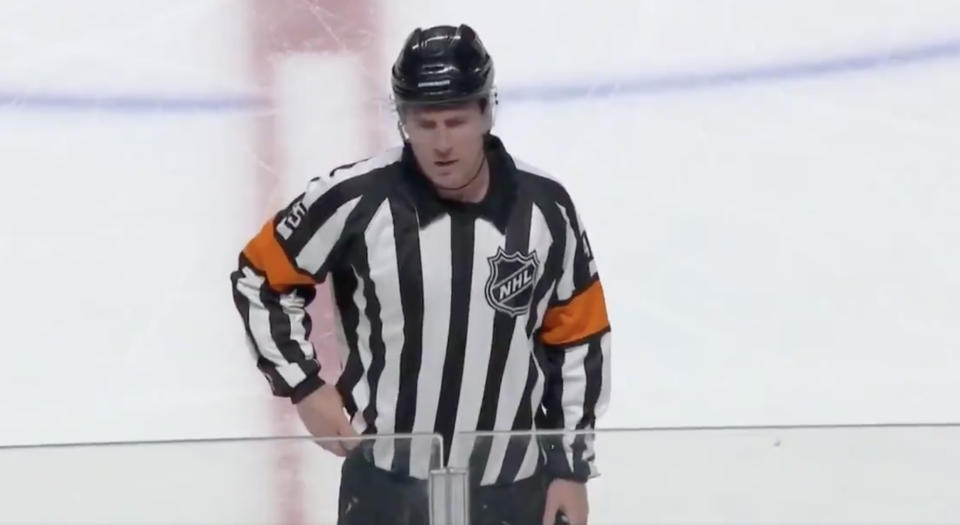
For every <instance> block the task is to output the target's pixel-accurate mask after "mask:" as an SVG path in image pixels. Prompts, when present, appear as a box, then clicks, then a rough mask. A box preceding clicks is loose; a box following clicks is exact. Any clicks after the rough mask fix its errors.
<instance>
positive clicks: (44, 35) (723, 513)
mask: <svg viewBox="0 0 960 525" xmlns="http://www.w3.org/2000/svg"><path fill="white" fill-rule="evenodd" d="M461 22H464V23H469V24H471V25H472V26H473V27H474V28H476V29H477V31H478V32H479V33H480V36H481V38H482V39H483V41H484V43H485V44H486V46H487V47H488V48H489V49H490V51H491V53H492V54H493V56H494V59H495V61H496V68H497V79H498V81H497V84H498V87H499V94H500V97H499V101H500V104H499V107H498V109H497V121H496V125H495V128H494V132H495V133H496V134H497V135H499V136H500V137H502V138H503V139H504V140H505V142H506V145H507V148H508V149H509V150H510V151H511V152H512V153H513V154H514V155H516V156H517V157H519V158H521V159H523V160H525V161H527V162H529V163H531V164H534V165H538V166H540V167H542V168H544V169H546V170H548V171H551V172H553V173H554V174H556V175H557V176H558V177H559V178H560V179H561V180H562V181H563V182H564V183H565V184H566V185H567V186H568V188H569V189H570V192H571V194H572V196H573V198H574V199H575V200H576V202H577V204H578V206H579V208H580V210H581V214H582V216H583V219H584V221H585V223H586V227H587V228H588V229H589V230H590V232H591V242H592V245H593V248H594V251H595V253H596V256H597V262H598V266H599V270H600V273H601V276H602V278H603V279H604V283H605V289H606V293H607V298H608V307H609V310H610V317H611V324H612V327H613V349H612V354H613V365H612V368H613V393H612V398H611V405H610V409H609V411H608V413H607V414H606V416H605V417H604V418H603V419H602V420H601V421H600V425H599V426H600V428H603V429H626V428H647V429H649V428H651V427H658V428H659V427H672V428H671V429H670V430H659V431H649V432H636V433H630V432H619V431H618V432H612V430H611V433H610V434H609V436H606V437H601V439H600V440H599V441H598V457H599V458H600V459H599V465H600V469H601V471H602V472H605V473H606V474H605V475H606V478H602V479H601V480H598V485H597V488H596V490H594V491H593V492H592V494H594V495H595V496H592V497H595V498H596V501H595V503H594V505H593V508H594V510H595V516H596V520H595V521H594V522H595V523H598V524H601V525H602V524H613V523H639V522H661V523H662V522H672V523H691V522H696V523H701V522H702V523H721V522H730V521H736V522H754V523H762V522H770V521H778V522H783V521H793V522H804V523H810V522H818V523H819V522H824V523H825V522H826V521H830V522H848V523H853V522H863V521H864V520H871V521H874V522H887V523H896V522H916V523H920V522H931V523H932V522H950V521H953V522H957V521H960V502H957V501H953V500H952V499H951V498H955V494H956V493H957V489H960V476H958V475H957V472H960V449H958V448H957V445H956V443H957V437H958V434H960V428H957V427H950V426H941V427H925V428H917V429H911V428H909V427H884V428H873V429H869V428H868V429H854V428H840V429H834V430H830V429H827V428H818V429H806V430H804V429H793V430H787V429H769V428H768V429H754V430H743V429H741V430H736V429H733V430H722V429H719V430H718V429H714V430H708V431H697V430H695V428H701V427H716V426H720V427H735V426H743V425H752V426H757V425H762V426H771V425H774V426H778V425H818V426H819V425H875V424H887V423H894V424H928V423H954V422H960V403H958V402H957V400H958V399H960V382H958V378H960V323H958V319H960V272H958V268H960V160H958V159H960V155H958V154H957V151H958V149H960V133H958V123H960V101H958V94H960V1H957V0H925V1H923V2H909V1H907V0H899V1H895V0H890V1H866V0H848V1H845V2H842V3H841V2H831V1H826V0H816V1H805V2H799V1H795V0H790V1H781V2H763V1H761V0H728V1H715V2H708V1H706V0H700V1H687V0H673V1H666V0H660V1H630V0H619V1H608V0H601V1H596V2H589V3H585V2H574V1H569V0H564V1H554V2H547V1H528V2H507V1H502V0H488V1H486V2H466V1H450V2H441V1H439V0H406V1H403V2H400V1H387V0H354V1H352V2H344V1H337V0H167V1H166V2H147V1H143V0H90V1H86V2H72V1H66V0H45V1H44V2H28V1H26V0H0V181H2V182H0V219H2V221H0V273H2V276H3V285H2V286H0V290H2V297H3V298H4V299H5V300H4V301H3V303H2V304H0V319H2V327H3V332H2V334H3V337H2V342H3V344H2V345H0V358H2V361H0V363H2V365H3V370H4V371H5V374H4V377H5V379H4V380H3V381H0V446H13V445H17V446H19V445H31V444H55V443H89V442H100V441H110V442H116V441H124V442H128V441H135V440H153V441H166V440H183V439H186V440H197V439H201V440H207V439H214V438H230V439H237V438H242V439H241V440H240V441H234V442H230V443H226V444H225V443H210V442H199V443H197V442H193V443H187V444H183V445H173V444H155V445H146V446H139V447H138V446H133V445H131V446H126V448H125V447H105V448H97V449H93V448H84V447H80V448H66V449H62V448H51V449H40V450H37V449H14V450H0V522H2V523H6V522H10V523H13V522H17V523H20V522H26V521H38V522H51V521H60V522H76V521H84V522H89V523H100V522H105V521H112V522H116V523H123V522H128V523H129V522H140V521H151V522H157V523H160V522H165V523H170V522H182V523H190V522H192V523H196V522H198V521H199V522H224V523H238V522H243V523H267V522H270V523H293V524H299V523H326V522H325V521H323V520H324V519H327V516H328V512H329V510H330V509H329V508H327V507H325V506H324V505H326V503H322V502H323V501H326V502H333V501H335V494H332V493H331V491H333V490H335V487H336V476H337V470H336V468H337V467H336V465H337V462H336V460H335V458H333V457H326V456H323V455H322V454H320V451H319V449H318V448H317V447H316V446H314V445H313V444H312V443H308V442H302V441H296V440H293V441H289V442H283V443H277V442H273V441H259V440H256V441H247V440H246V438H267V437H277V436H298V435H304V433H305V430H304V429H303V428H302V426H301V425H300V423H299V421H298V420H297V418H296V414H295V412H294V411H293V409H292V408H291V406H290V404H289V403H288V402H286V401H283V400H276V399H273V398H271V396H270V394H269V390H268V388H267V384H266V382H265V381H264V380H263V378H262V377H261V376H260V374H259V373H258V372H257V370H256V368H255V367H254V363H253V361H252V359H251V357H250V355H249V353H248V350H247V348H246V346H245V344H244V342H243V328H242V325H241V322H240V319H239V316H238V314H237V312H236V310H235V308H234V306H233V303H232V297H231V293H230V289H229V272H230V271H232V270H233V268H234V266H235V264H236V257H237V254H238V253H239V251H240V250H241V249H242V248H243V245H244V244H245V243H246V241H247V239H248V238H249V237H251V236H252V235H253V234H255V233H256V231H257V229H258V227H259V226H260V224H261V223H262V221H263V220H264V219H265V218H266V217H267V216H268V215H269V214H271V213H272V211H273V210H274V209H276V208H277V207H279V206H282V205H284V204H285V203H286V202H287V201H289V200H290V199H291V198H293V197H294V196H295V195H296V194H297V193H298V192H300V191H301V190H302V189H303V187H304V185H305V183H306V181H307V180H308V179H309V178H311V177H313V176H316V175H319V174H322V173H326V172H327V171H329V170H330V169H331V168H333V167H334V166H338V165H341V164H344V163H347V162H351V161H353V160H356V159H357V158H359V157H364V156H367V155H370V154H372V153H375V152H376V151H377V150H379V149H380V148H383V147H385V146H389V145H394V144H397V143H399V137H398V135H397V132H396V129H395V121H394V115H392V114H391V112H390V108H389V100H388V89H389V84H388V68H389V65H390V64H391V63H392V61H393V59H394V58H395V56H396V53H397V52H398V50H399V46H400V45H401V44H402V42H403V39H404V37H405V36H406V34H407V33H408V32H409V31H410V30H411V29H412V28H414V27H416V26H428V25H433V24H439V23H449V24H457V23H461ZM313 312H314V313H315V314H316V319H317V320H316V322H315V343H316V345H317V347H318V349H319V350H320V351H321V352H323V353H324V355H326V356H328V357H329V358H332V357H333V356H334V355H335V349H334V348H333V347H332V340H331V338H330V337H329V331H328V330H326V329H325V328H324V327H325V326H329V322H330V319H329V317H328V314H329V307H328V306H326V305H325V304H323V302H322V300H321V302H319V303H318V304H317V305H315V307H314V310H313ZM335 366H336V365H335V363H334V362H332V361H331V362H330V366H329V368H328V373H330V374H335ZM679 427H682V428H679ZM604 440H606V443H607V448H606V449H604V442H605V441H604ZM790 445H793V447H792V448H791V446H790ZM318 456H319V457H318ZM207 459H209V460H210V461H212V463H207V464H206V465H207V466H204V467H202V468H201V467H197V465H198V464H199V463H201V461H202V460H207ZM210 465H212V466H210ZM157 468H162V469H164V472H168V473H171V474H170V476H171V477H170V478H169V479H156V478H154V477H152V476H139V475H137V473H142V472H148V473H149V472H152V471H153V470H152V469H157ZM94 469H98V471H99V469H102V471H99V473H97V474H95V473H94V472H93V471H94ZM191 469H197V470H191ZM173 472H179V473H180V474H179V475H180V476H183V477H182V479H181V478H180V477H177V476H174V475H173V474H172V473H173ZM143 478H150V479H143ZM191 483H193V484H195V485H193V484H191ZM124 490H126V491H128V492H126V493H123V492H121V493H118V491H124ZM178 490H179V491H183V494H184V495H186V494H192V495H194V496H196V495H197V494H205V495H209V496H210V497H206V496H205V497H197V498H195V499H179V498H178V496H177V494H179V492H178ZM71 491H77V492H74V493H72V496H71V497H70V498H69V499H68V500H61V498H60V496H59V495H60V494H63V493H65V492H66V493H70V492H71ZM162 495H167V496H168V499H167V500H165V499H164V498H163V497H162ZM841 495H842V496H843V497H841ZM108 496H112V497H113V499H112V500H111V499H109V498H108ZM38 498H39V499H38ZM4 499H6V501H4ZM116 500H120V501H121V502H122V503H120V504H117V503H114V505H115V508H111V507H110V503H108V502H109V501H114V502H116ZM634 502H635V503H637V505H638V506H640V507H641V508H640V509H635V508H632V507H631V506H630V505H631V504H632V503H634ZM239 503H242V505H240V504H239ZM118 508H119V509H120V510H117V509H118ZM145 508H146V509H149V511H147V512H144V509H145ZM325 513H326V514H325ZM87 516H88V517H87ZM627 516H629V517H627Z"/></svg>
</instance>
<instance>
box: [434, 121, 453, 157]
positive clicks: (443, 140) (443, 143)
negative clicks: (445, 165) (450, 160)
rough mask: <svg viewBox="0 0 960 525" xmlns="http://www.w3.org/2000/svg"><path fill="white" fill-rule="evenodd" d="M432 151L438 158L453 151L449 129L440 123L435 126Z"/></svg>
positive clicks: (447, 155)
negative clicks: (435, 131)
mask: <svg viewBox="0 0 960 525" xmlns="http://www.w3.org/2000/svg"><path fill="white" fill-rule="evenodd" d="M433 153H434V155H436V156H437V157H438V158H441V159H445V158H447V157H449V156H450V154H451V153H453V144H451V142H450V130H449V129H447V127H446V126H444V125H443V124H440V125H439V126H437V134H436V142H435V143H434V145H433Z"/></svg>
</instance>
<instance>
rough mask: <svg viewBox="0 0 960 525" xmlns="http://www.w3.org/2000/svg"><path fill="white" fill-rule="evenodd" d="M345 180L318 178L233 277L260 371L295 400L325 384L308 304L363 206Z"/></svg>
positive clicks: (251, 246)
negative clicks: (348, 224)
mask: <svg viewBox="0 0 960 525" xmlns="http://www.w3.org/2000/svg"><path fill="white" fill-rule="evenodd" d="M338 182H339V181H337V180H336V179H334V178H333V177H322V178H316V179H313V180H312V181H310V184H309V186H308V187H307V190H306V191H305V192H304V193H303V194H301V195H300V196H299V197H297V198H296V199H295V200H294V201H293V202H292V203H290V205H289V206H287V207H286V208H285V209H284V210H281V211H280V212H278V213H277V214H276V215H275V216H274V217H273V218H272V219H271V220H268V221H267V222H266V223H265V224H264V225H263V228H262V229H261V230H260V232H259V233H258V234H257V235H256V236H254V237H253V238H252V239H250V241H249V242H248V243H247V245H246V246H245V247H244V249H243V251H242V253H241V254H240V256H239V261H238V265H237V268H236V270H235V271H234V272H233V273H231V275H230V280H231V284H232V289H233V299H234V304H235V305H236V308H237V311H238V312H239V313H240V317H241V319H242V320H243V325H244V328H245V330H246V334H247V342H248V344H249V346H250V347H251V350H252V352H253V355H254V358H255V359H256V365H257V368H258V369H259V370H260V372H261V373H262V374H263V375H264V377H266V379H267V382H268V383H269V384H270V388H271V391H272V392H273V394H274V395H276V396H279V397H286V398H289V399H290V400H291V401H292V402H293V403H299V402H300V401H301V400H302V399H303V398H305V397H307V396H308V395H310V394H311V393H313V392H314V391H316V390H317V389H319V388H320V387H321V386H323V384H324V383H323V380H321V379H320V376H319V372H320V363H319V361H318V360H317V356H316V352H315V349H314V348H313V344H312V343H311V342H310V341H309V337H310V327H311V320H310V316H309V314H308V313H307V311H306V307H307V305H309V304H310V302H311V301H312V300H313V298H314V297H315V295H316V289H315V285H316V284H317V283H319V282H321V281H322V280H323V279H324V276H325V274H326V272H327V270H328V268H329V267H330V264H331V263H332V261H333V259H334V258H335V253H336V247H337V245H338V242H339V240H340V237H341V235H342V234H343V230H344V218H345V217H346V216H347V215H348V214H349V213H350V211H352V209H353V207H354V206H355V205H356V201H357V197H356V195H355V193H356V192H355V191H351V192H345V191H344V190H343V187H344V184H338Z"/></svg>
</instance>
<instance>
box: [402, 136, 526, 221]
mask: <svg viewBox="0 0 960 525" xmlns="http://www.w3.org/2000/svg"><path fill="white" fill-rule="evenodd" d="M484 150H485V151H486V155H487V162H488V163H489V165H490V187H489V188H488V189H487V194H486V196H485V197H484V198H483V200H482V201H480V202H476V203H472V202H459V201H453V200H449V199H444V198H443V197H441V196H440V195H438V194H437V191H436V189H435V188H434V187H433V184H432V183H431V182H430V180H429V179H427V177H426V176H425V175H424V174H423V172H422V171H420V167H419V165H418V164H417V161H416V158H415V157H414V155H413V150H412V149H411V148H410V144H409V143H406V144H404V147H403V158H402V166H403V175H404V180H406V181H408V183H409V184H407V186H408V187H409V188H410V190H411V195H412V196H413V200H414V204H415V205H416V208H417V216H418V217H419V219H420V227H421V228H424V227H426V226H427V225H428V224H430V223H431V222H433V221H434V220H436V219H438V218H440V217H441V216H443V215H444V214H447V213H465V214H471V215H476V216H478V217H481V218H484V219H487V220H488V221H490V222H491V223H493V225H494V226H496V227H497V229H498V230H500V232H501V233H505V232H506V229H507V222H509V220H510V209H511V208H512V206H513V201H514V198H515V196H516V177H515V173H516V166H515V165H514V163H513V159H511V158H510V155H509V154H508V153H507V151H506V148H504V146H503V142H502V141H501V140H500V138H498V137H496V136H494V135H492V134H488V135H487V136H486V138H485V139H484Z"/></svg>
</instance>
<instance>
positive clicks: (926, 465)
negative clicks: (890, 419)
mask: <svg viewBox="0 0 960 525" xmlns="http://www.w3.org/2000/svg"><path fill="white" fill-rule="evenodd" d="M958 442H960V426H958V425H927V426H909V425H899V426H892V425H891V426H845V427H790V428H726V429H651V430H616V431H614V430H609V431H597V432H595V433H593V434H583V433H580V434H567V435H560V434H556V433H539V434H537V435H536V436H535V437H533V436H531V435H530V434H529V433H528V434H513V435H509V434H474V435H463V436H458V438H457V439H456V440H455V442H454V445H453V448H452V449H451V451H452V456H453V457H452V458H451V461H453V460H458V461H465V466H466V467H467V468H469V470H470V474H471V495H470V499H471V507H472V512H473V522H472V523H473V525H482V524H485V523H497V524H500V523H502V522H503V523H526V522H527V521H528V520H530V519H533V515H534V514H536V513H538V512H541V511H540V510H539V509H540V508H542V506H543V501H544V492H543V490H544V487H545V486H547V481H546V480H545V479H543V476H544V475H543V473H544V472H545V470H544V469H543V468H542V464H543V461H542V460H543V458H549V460H548V465H550V470H551V471H557V472H561V471H562V472H563V473H565V474H567V475H569V474H571V468H570V464H571V460H572V459H575V460H576V461H574V462H573V464H574V468H573V471H574V473H582V472H586V471H587V470H588V468H589V467H587V466H586V464H585V463H583V462H581V461H580V459H581V458H590V457H591V456H592V455H593V453H594V452H595V453H596V454H595V460H594V462H593V466H594V467H595V468H596V473H598V474H599V475H597V476H595V477H594V478H592V479H591V480H590V481H589V482H588V483H587V493H588V500H589V523H590V524H591V525H613V524H618V525H619V524H623V523H632V524H633V523H701V524H709V523H788V522H789V523H807V524H817V523H823V524H826V523H834V524H835V523H850V524H852V523H913V524H920V523H960V498H958V496H957V494H958V490H960V447H957V446H956V443H958ZM538 469H539V472H541V475H532V476H531V474H533V473H534V472H536V471H537V470H538ZM517 478H524V480H523V481H519V482H514V483H510V484H507V485H504V486H500V487H494V485H497V484H498V483H505V482H508V481H512V480H514V479H517ZM524 512H526V513H527V514H528V517H524V516H523V513H524ZM536 523H540V522H539V521H536Z"/></svg>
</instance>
